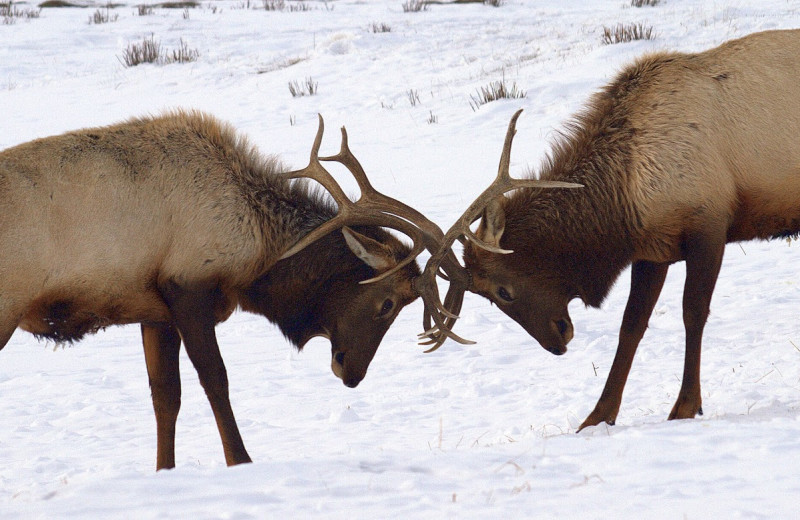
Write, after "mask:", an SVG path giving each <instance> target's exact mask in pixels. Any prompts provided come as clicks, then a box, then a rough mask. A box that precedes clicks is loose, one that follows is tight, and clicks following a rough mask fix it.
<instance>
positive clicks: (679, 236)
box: [424, 30, 800, 431]
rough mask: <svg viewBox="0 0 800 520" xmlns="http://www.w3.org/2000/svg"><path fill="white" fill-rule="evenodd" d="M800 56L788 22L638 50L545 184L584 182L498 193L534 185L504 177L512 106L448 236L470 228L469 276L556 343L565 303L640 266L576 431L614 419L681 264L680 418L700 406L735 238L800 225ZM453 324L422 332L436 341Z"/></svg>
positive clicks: (560, 146) (585, 297) (571, 132)
mask: <svg viewBox="0 0 800 520" xmlns="http://www.w3.org/2000/svg"><path fill="white" fill-rule="evenodd" d="M798 56H800V30H788V31H769V32H763V33H757V34H752V35H750V36H746V37H744V38H741V39H738V40H732V41H729V42H727V43H724V44H723V45H721V46H719V47H717V48H714V49H711V50H708V51H705V52H701V53H697V54H682V53H672V52H660V53H656V54H651V55H647V56H644V57H642V58H640V59H639V60H637V61H636V62H635V63H634V64H632V65H631V66H628V67H627V68H625V69H624V70H623V71H622V72H621V73H619V75H618V76H617V77H616V79H615V80H614V81H612V82H611V83H610V84H608V85H607V86H606V87H604V88H603V89H602V90H601V91H599V92H598V93H596V94H595V95H594V96H593V97H592V98H591V100H590V102H589V104H588V107H587V108H586V109H585V110H584V111H583V112H582V113H580V114H579V115H578V116H576V118H575V119H574V121H573V122H572V123H571V124H570V125H569V127H568V131H567V132H566V133H565V134H563V135H562V136H561V138H559V140H558V142H557V143H556V144H555V148H554V150H553V151H552V153H551V154H550V156H549V157H548V158H547V159H546V160H545V163H544V165H543V167H542V169H541V172H540V175H539V179H540V182H543V183H550V184H552V183H555V182H561V183H571V184H572V186H573V187H577V186H581V187H580V188H578V189H557V190H542V189H531V188H530V187H527V188H525V189H521V190H517V191H516V192H514V193H512V194H510V195H508V196H503V195H502V193H504V192H505V191H508V190H510V189H513V188H515V187H523V186H524V184H523V182H525V181H519V180H516V179H511V178H510V177H509V175H508V156H509V154H510V148H511V142H512V140H513V137H514V133H515V124H516V119H517V117H518V116H519V112H517V113H516V114H515V115H514V117H513V118H512V120H511V123H510V124H509V128H508V133H507V135H506V141H505V146H504V149H503V155H502V158H501V168H500V169H501V172H500V174H499V175H498V180H497V181H496V182H495V183H494V184H493V185H492V186H491V187H490V188H488V189H487V191H486V192H484V194H482V195H481V196H480V197H479V198H478V200H476V201H475V203H473V204H472V206H470V208H468V210H467V211H466V212H465V213H464V215H463V216H462V217H461V219H460V220H459V222H457V223H456V224H455V225H454V226H453V228H451V230H450V231H448V233H447V235H446V237H447V239H446V240H445V241H444V243H443V248H444V249H449V247H450V245H452V243H453V240H454V238H458V237H460V236H463V235H466V236H467V237H468V238H472V239H471V240H470V241H469V242H468V243H466V244H465V246H464V264H465V268H466V270H467V271H468V273H469V278H470V280H471V281H470V282H469V283H468V285H467V287H466V288H467V289H468V290H470V291H472V292H475V293H477V294H480V295H482V296H484V297H486V298H488V299H489V300H491V301H492V302H494V303H496V304H497V306H498V307H499V308H500V309H501V310H502V311H503V312H505V313H506V314H507V315H508V316H509V317H511V318H512V319H514V320H515V321H517V322H518V323H519V324H520V325H522V327H523V328H524V329H525V330H526V331H527V332H528V333H529V334H531V335H532V336H533V337H534V338H535V339H536V340H537V341H538V342H539V343H540V344H541V345H542V346H543V347H544V348H545V349H546V350H549V351H550V352H552V353H554V354H558V355H560V354H563V353H564V352H565V351H566V348H567V343H569V341H570V340H571V339H572V337H573V326H572V322H571V320H570V316H569V312H568V309H567V305H568V303H569V302H570V301H571V300H573V299H575V298H580V300H582V301H583V302H584V303H585V304H586V305H587V306H591V307H599V306H600V305H601V303H602V302H603V300H604V299H605V297H606V296H607V295H608V293H609V291H610V290H611V287H612V285H613V284H614V282H615V281H616V279H617V278H618V277H619V276H620V274H621V272H622V271H623V270H624V269H625V268H627V267H628V266H631V286H630V295H629V298H628V302H627V305H626V308H625V312H624V315H623V319H622V325H621V328H620V333H619V343H618V347H617V352H616V356H615V357H614V361H613V363H612V366H611V370H610V373H609V375H608V379H607V381H606V384H605V388H604V390H603V392H602V395H601V397H600V399H599V401H598V403H597V405H596V406H595V408H594V410H593V411H592V412H591V413H590V414H589V416H588V417H587V418H586V420H585V421H583V423H582V424H581V425H580V428H579V429H578V431H580V430H581V429H583V428H586V427H588V426H594V425H598V424H600V423H602V422H605V423H607V424H609V425H613V424H614V422H615V420H616V417H617V414H618V412H619V407H620V402H621V400H622V391H623V388H624V386H625V382H626V379H627V377H628V373H629V371H630V368H631V363H632V361H633V357H634V354H635V352H636V348H637V346H638V344H639V342H640V340H641V339H642V337H643V335H644V332H645V329H646V328H647V324H648V321H649V318H650V315H651V313H652V311H653V307H654V306H655V303H656V300H657V299H658V296H659V294H660V292H661V289H662V286H663V284H664V279H665V277H666V274H667V270H668V269H669V266H670V265H671V264H672V263H675V262H679V261H685V262H686V279H685V286H684V292H683V321H684V326H685V331H686V337H685V341H686V353H685V358H684V371H683V380H682V384H681V388H680V392H679V395H678V398H677V401H676V402H675V404H674V406H673V408H672V410H671V412H670V414H669V419H683V418H692V417H695V415H696V414H702V413H703V410H702V402H701V396H700V349H701V339H702V335H703V328H704V326H705V323H706V319H707V317H708V314H709V307H710V302H711V295H712V292H713V290H714V285H715V283H716V280H717V276H718V273H719V270H720V265H721V262H722V256H723V252H724V250H725V244H726V243H728V242H735V241H744V240H752V239H770V238H775V237H787V236H792V235H794V236H796V235H797V234H798V233H800V146H799V145H798V137H797V136H798V135H800V103H798V96H800V87H798V85H800V66H798V58H797V57H798ZM504 168H505V171H503V169H504ZM531 176H532V174H531ZM562 187H567V186H566V185H564V186H562ZM478 218H480V224H479V225H478V228H477V230H476V232H475V233H474V234H472V232H471V231H470V230H469V227H468V226H469V224H470V223H472V222H473V221H474V220H477V219H478ZM512 251H513V253H512ZM441 254H442V255H444V254H445V251H442V252H441ZM431 260H434V261H435V260H436V259H435V258H434V257H432V258H431ZM426 272H429V269H428V268H427V266H426ZM457 297H459V298H461V297H463V291H462V292H461V293H460V294H459V295H457ZM451 321H452V320H451ZM443 332H444V331H439V330H438V329H436V328H433V329H431V330H430V331H427V332H426V334H424V336H427V337H430V338H432V341H433V342H435V343H436V347H438V346H439V345H440V344H441V342H442V341H443V338H442V336H441V334H442V333H443ZM437 340H438V341H437ZM434 348H435V347H434Z"/></svg>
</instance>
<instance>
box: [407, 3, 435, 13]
mask: <svg viewBox="0 0 800 520" xmlns="http://www.w3.org/2000/svg"><path fill="white" fill-rule="evenodd" d="M429 4H430V2H428V0H406V1H405V2H403V12H404V13H418V12H420V11H427V10H428V5H429Z"/></svg>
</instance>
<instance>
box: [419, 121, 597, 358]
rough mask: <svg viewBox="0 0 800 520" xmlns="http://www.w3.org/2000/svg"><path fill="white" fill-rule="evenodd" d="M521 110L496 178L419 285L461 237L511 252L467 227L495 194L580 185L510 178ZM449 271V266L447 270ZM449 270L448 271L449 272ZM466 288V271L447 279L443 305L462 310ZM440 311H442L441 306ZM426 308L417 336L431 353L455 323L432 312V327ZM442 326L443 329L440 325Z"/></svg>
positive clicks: (511, 126) (452, 232) (455, 226)
mask: <svg viewBox="0 0 800 520" xmlns="http://www.w3.org/2000/svg"><path fill="white" fill-rule="evenodd" d="M521 113H522V109H520V110H517V111H516V112H515V113H514V115H513V116H512V117H511V121H510V122H509V123H508V131H507V132H506V139H505V143H504V144H503V152H502V153H501V154H500V165H499V166H498V168H497V177H496V178H495V180H494V181H493V182H492V183H491V184H490V185H489V187H488V188H486V189H485V190H483V192H482V193H481V194H480V195H478V198H477V199H475V201H474V202H473V203H472V204H470V205H469V207H468V208H467V210H466V211H465V212H464V213H463V214H462V215H461V217H460V218H459V219H458V220H457V221H456V222H455V224H453V226H452V227H451V228H450V229H449V230H448V231H447V233H445V235H444V238H443V239H442V242H441V246H440V248H439V250H438V251H436V252H435V253H433V254H432V255H431V257H430V259H429V260H428V263H427V264H426V265H425V269H424V270H423V272H422V276H421V278H422V281H421V282H420V285H422V284H425V285H427V284H431V283H433V284H435V278H436V275H437V273H438V272H439V266H440V264H441V263H442V261H443V260H444V259H445V258H448V257H450V256H451V255H453V251H452V246H453V243H454V242H455V241H456V240H459V241H461V242H463V241H464V237H466V238H467V239H469V240H471V241H472V242H473V243H474V244H475V245H477V246H479V247H481V248H483V249H486V250H487V251H492V252H494V253H501V254H508V253H512V252H513V251H510V250H508V249H501V248H499V247H495V246H493V245H491V244H487V243H486V242H484V241H483V240H481V239H480V238H478V237H477V236H475V234H474V233H473V232H472V231H471V230H470V228H469V226H470V225H471V224H472V223H473V222H475V220H477V219H478V218H479V217H480V215H481V212H483V209H484V208H485V207H486V205H487V204H489V202H491V201H492V200H493V199H494V198H495V197H498V196H500V195H502V194H504V193H506V192H508V191H511V190H515V189H518V188H579V187H582V186H581V185H580V184H573V183H570V182H561V181H544V180H539V179H513V178H511V174H510V173H509V165H510V163H511V143H512V142H513V140H514V135H515V134H516V132H517V131H516V125H517V118H519V115H520V114H521ZM458 266H459V268H460V269H461V270H463V271H464V272H465V273H466V269H465V268H464V267H462V266H461V264H458ZM450 270H451V271H452V268H451V269H450ZM449 274H450V272H449V271H448V275H449ZM462 278H466V279H467V280H468V281H467V284H466V285H462V282H461V279H462ZM469 288H470V287H469V273H466V277H461V278H459V281H457V282H455V283H454V281H453V280H452V277H451V280H450V289H449V290H448V293H447V296H446V297H445V303H444V307H446V308H447V309H450V310H451V311H453V313H458V312H459V311H460V310H461V303H462V301H463V299H464V292H465V291H466V290H468V289H469ZM437 308H439V310H440V311H441V308H440V307H437ZM427 310H428V309H427V307H426V316H425V321H424V327H425V329H426V330H425V332H423V333H422V334H420V335H419V337H420V339H424V338H429V340H430V341H428V342H427V343H425V344H432V345H433V346H432V347H431V348H430V349H428V350H426V351H425V352H433V351H434V350H436V349H438V348H439V347H440V346H441V345H442V343H444V342H445V340H446V339H447V337H448V336H450V334H452V332H451V331H450V329H451V328H452V326H453V323H454V322H455V319H456V318H455V317H454V316H452V315H446V317H445V318H442V317H441V316H438V318H437V316H436V314H433V319H434V322H435V323H436V326H435V327H432V328H431V327H430V320H429V316H428V314H427ZM442 325H444V328H443V326H442Z"/></svg>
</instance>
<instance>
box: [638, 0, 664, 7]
mask: <svg viewBox="0 0 800 520" xmlns="http://www.w3.org/2000/svg"><path fill="white" fill-rule="evenodd" d="M660 3H661V0H631V7H645V6H651V7H652V6H654V5H658V4H660Z"/></svg>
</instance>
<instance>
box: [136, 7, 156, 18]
mask: <svg viewBox="0 0 800 520" xmlns="http://www.w3.org/2000/svg"><path fill="white" fill-rule="evenodd" d="M153 12H154V10H153V6H152V5H147V4H139V5H137V6H136V14H138V15H139V16H150V15H151V14H153Z"/></svg>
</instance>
